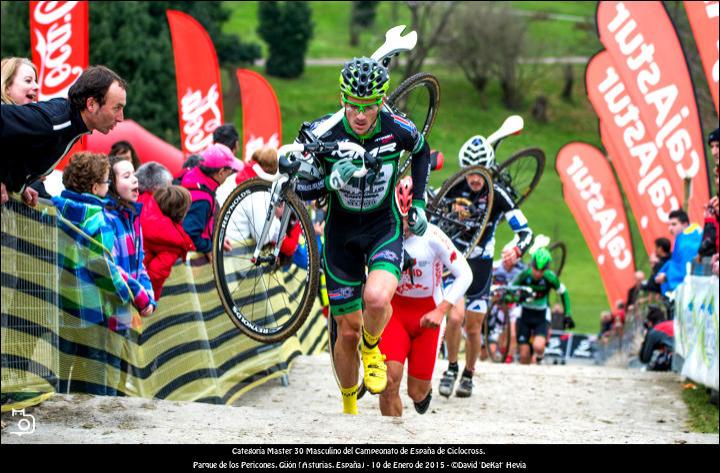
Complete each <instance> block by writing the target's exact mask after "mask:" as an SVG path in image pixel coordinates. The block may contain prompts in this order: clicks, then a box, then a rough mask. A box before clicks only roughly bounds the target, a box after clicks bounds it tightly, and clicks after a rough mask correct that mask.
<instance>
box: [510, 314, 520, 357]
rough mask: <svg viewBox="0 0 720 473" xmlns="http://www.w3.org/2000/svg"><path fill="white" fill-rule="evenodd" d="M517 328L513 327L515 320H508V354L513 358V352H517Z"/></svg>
mask: <svg viewBox="0 0 720 473" xmlns="http://www.w3.org/2000/svg"><path fill="white" fill-rule="evenodd" d="M517 348H518V347H517V329H516V328H515V321H514V320H511V321H510V348H509V350H510V351H509V352H508V355H509V356H511V357H513V358H515V354H516V353H517Z"/></svg>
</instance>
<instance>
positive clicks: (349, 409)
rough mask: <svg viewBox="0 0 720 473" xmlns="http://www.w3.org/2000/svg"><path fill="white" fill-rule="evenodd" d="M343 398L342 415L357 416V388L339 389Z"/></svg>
mask: <svg viewBox="0 0 720 473" xmlns="http://www.w3.org/2000/svg"><path fill="white" fill-rule="evenodd" d="M340 392H341V393H342V398H343V414H352V415H357V413H358V409H357V393H358V387H357V386H353V387H350V388H340Z"/></svg>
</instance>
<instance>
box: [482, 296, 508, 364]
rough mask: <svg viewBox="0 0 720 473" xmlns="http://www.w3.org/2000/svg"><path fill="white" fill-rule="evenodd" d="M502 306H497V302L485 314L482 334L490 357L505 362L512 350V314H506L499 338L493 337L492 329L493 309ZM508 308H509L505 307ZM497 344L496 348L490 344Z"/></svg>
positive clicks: (499, 308)
mask: <svg viewBox="0 0 720 473" xmlns="http://www.w3.org/2000/svg"><path fill="white" fill-rule="evenodd" d="M501 309H503V308H502V307H497V305H496V304H494V303H493V304H491V305H490V307H489V309H488V313H487V314H485V318H484V319H483V326H482V336H483V341H484V345H485V348H486V350H487V353H488V357H489V358H490V359H491V360H492V361H493V362H495V363H503V362H504V361H505V357H506V356H507V355H508V351H509V350H510V316H509V314H505V317H504V318H503V321H502V329H501V331H500V334H499V335H498V336H497V338H495V337H493V333H492V331H491V330H490V328H491V327H490V322H489V320H490V314H492V313H493V310H501ZM504 309H505V310H507V308H506V307H505V308H504ZM491 344H493V345H496V348H495V350H494V351H493V350H491V349H490V345H491Z"/></svg>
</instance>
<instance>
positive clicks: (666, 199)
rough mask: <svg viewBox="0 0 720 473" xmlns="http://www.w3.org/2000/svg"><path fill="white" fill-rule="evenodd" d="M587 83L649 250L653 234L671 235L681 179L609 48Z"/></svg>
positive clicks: (604, 139)
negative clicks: (670, 217)
mask: <svg viewBox="0 0 720 473" xmlns="http://www.w3.org/2000/svg"><path fill="white" fill-rule="evenodd" d="M585 85H586V88H587V94H588V97H589V99H590V102H591V103H592V105H593V108H594V109H595V113H597V115H598V117H599V118H600V136H601V138H602V143H603V146H605V149H606V150H607V152H608V157H609V158H610V162H611V163H612V165H613V167H614V168H615V172H616V173H617V175H618V178H619V179H620V183H621V184H622V187H623V189H625V195H626V196H627V199H628V203H629V204H630V209H631V210H632V212H633V214H634V215H635V218H636V220H637V223H638V226H639V227H640V235H641V236H642V241H643V244H644V246H645V250H646V251H647V252H648V254H651V253H653V252H654V250H655V239H656V238H659V237H661V236H669V235H666V234H667V232H668V225H667V223H668V214H669V213H670V212H671V211H673V210H675V209H678V208H680V207H681V205H682V201H683V182H682V180H681V179H680V178H679V177H678V175H677V173H675V172H672V169H670V170H668V169H666V168H665V167H663V166H662V164H661V163H662V162H667V161H669V160H670V157H669V156H668V151H667V149H666V148H658V147H657V146H656V145H655V140H654V139H653V137H652V136H650V134H649V132H648V130H647V127H646V126H645V124H644V123H643V121H642V120H641V119H640V116H639V107H638V105H637V104H636V103H635V102H634V101H633V99H632V98H631V97H630V95H629V93H628V91H627V87H625V84H624V83H623V81H622V79H620V76H619V75H618V73H617V70H616V68H615V65H614V64H613V62H612V60H611V59H610V55H609V54H608V53H607V52H606V51H601V52H600V53H598V54H596V55H595V56H594V57H593V58H592V59H591V60H590V62H589V63H588V66H587V70H586V71H585Z"/></svg>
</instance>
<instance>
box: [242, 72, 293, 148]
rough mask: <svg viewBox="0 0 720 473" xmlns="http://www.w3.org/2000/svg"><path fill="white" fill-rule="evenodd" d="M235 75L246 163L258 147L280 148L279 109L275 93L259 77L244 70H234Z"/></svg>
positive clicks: (280, 126) (280, 122)
mask: <svg viewBox="0 0 720 473" xmlns="http://www.w3.org/2000/svg"><path fill="white" fill-rule="evenodd" d="M236 75H237V80H238V83H239V84H240V100H241V103H242V111H243V160H244V161H245V162H247V161H249V160H250V158H251V157H252V154H253V152H254V151H255V150H256V149H258V148H259V147H261V146H264V145H268V146H274V147H276V148H279V147H280V145H281V143H282V121H281V120H280V105H279V104H278V100H277V97H276V96H275V91H274V90H273V88H272V86H271V85H270V83H269V82H268V81H267V80H265V78H264V77H263V76H261V75H260V74H258V73H257V72H253V71H250V70H248V69H238V70H237V72H236Z"/></svg>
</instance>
